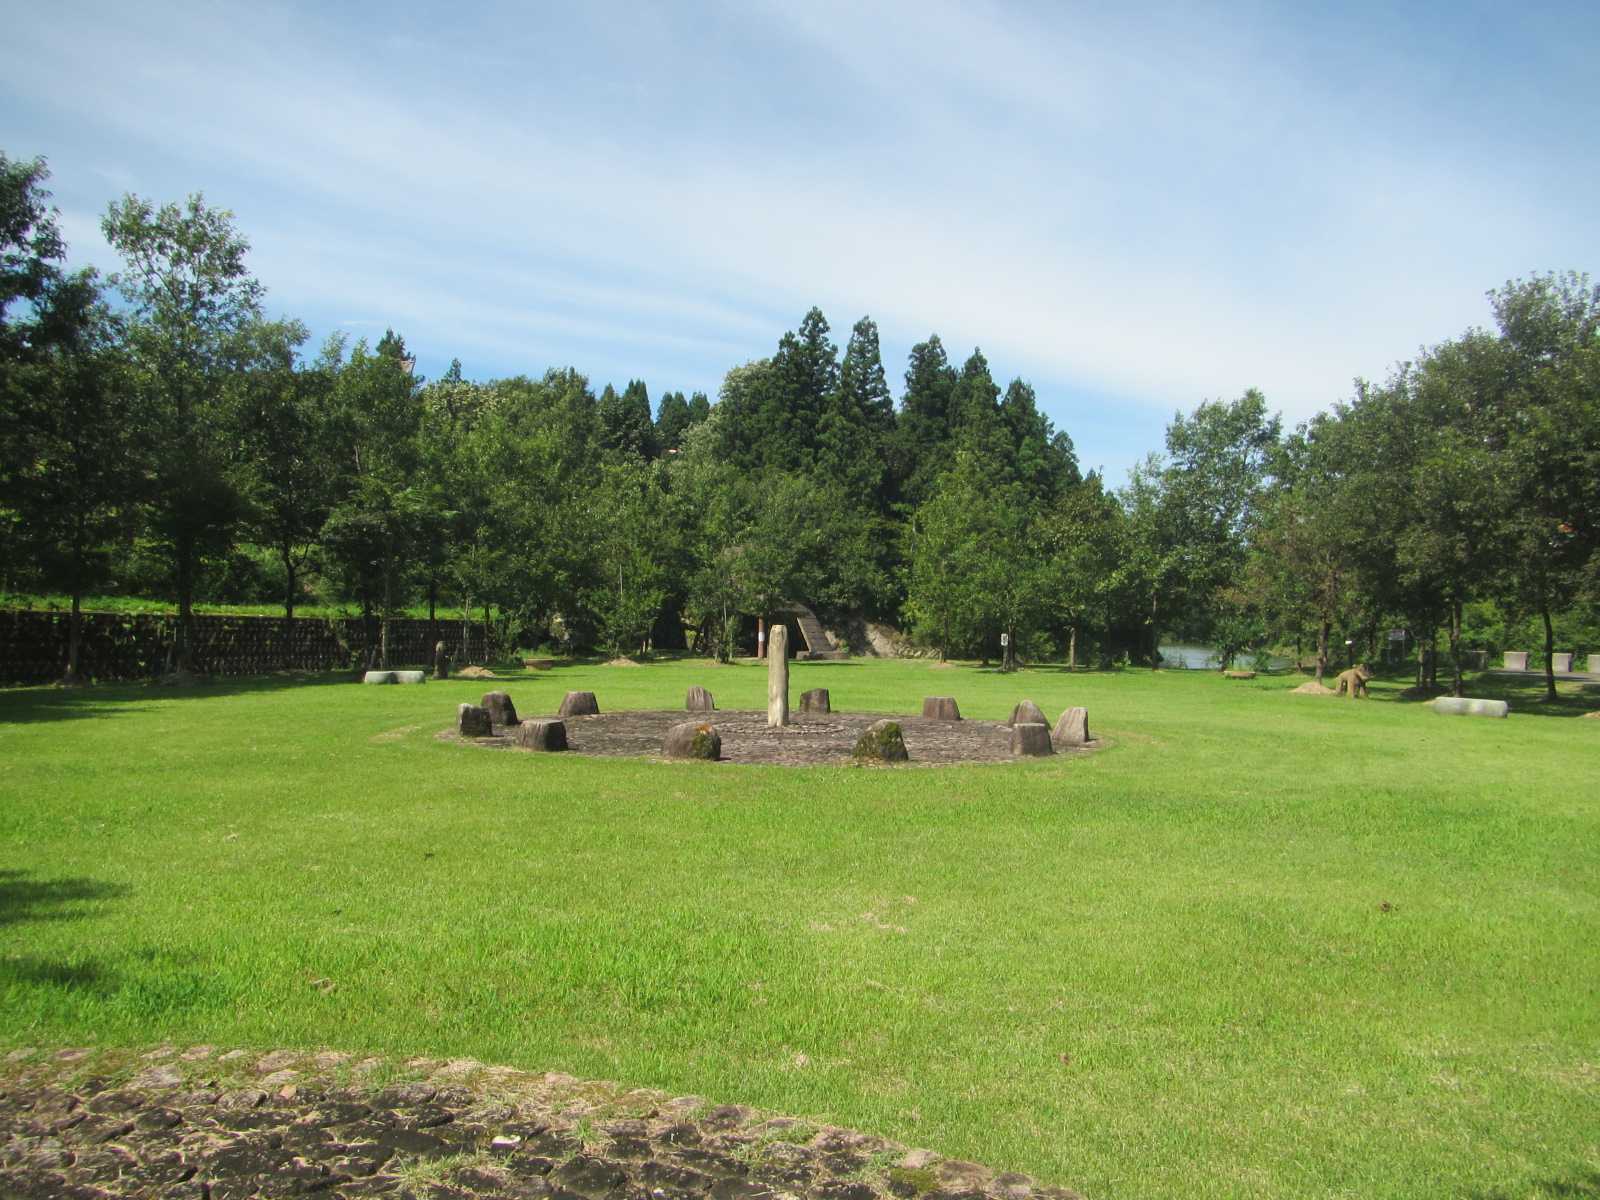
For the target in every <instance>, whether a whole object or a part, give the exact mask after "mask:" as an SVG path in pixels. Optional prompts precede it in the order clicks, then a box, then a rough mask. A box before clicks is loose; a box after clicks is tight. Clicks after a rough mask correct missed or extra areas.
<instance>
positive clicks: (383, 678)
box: [361, 671, 394, 683]
mask: <svg viewBox="0 0 1600 1200" xmlns="http://www.w3.org/2000/svg"><path fill="white" fill-rule="evenodd" d="M361 682H362V683H393V682H394V672H393V671H368V672H367V673H366V674H365V675H363V676H362V677H361Z"/></svg>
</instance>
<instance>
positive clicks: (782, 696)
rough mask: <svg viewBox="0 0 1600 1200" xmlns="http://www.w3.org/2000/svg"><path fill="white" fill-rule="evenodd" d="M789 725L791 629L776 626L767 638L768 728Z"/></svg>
mask: <svg viewBox="0 0 1600 1200" xmlns="http://www.w3.org/2000/svg"><path fill="white" fill-rule="evenodd" d="M788 723H789V627H788V626H787V625H774V626H773V627H772V633H771V634H770V635H768V638H767V726H768V728H770V729H778V728H780V727H782V726H784V725H787V724H788Z"/></svg>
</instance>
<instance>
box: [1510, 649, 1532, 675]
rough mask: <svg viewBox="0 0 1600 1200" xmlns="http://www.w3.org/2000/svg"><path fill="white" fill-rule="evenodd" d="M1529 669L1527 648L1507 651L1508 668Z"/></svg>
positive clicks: (1515, 669)
mask: <svg viewBox="0 0 1600 1200" xmlns="http://www.w3.org/2000/svg"><path fill="white" fill-rule="evenodd" d="M1527 669H1528V652H1527V651H1526V650H1507V651H1506V670H1508V671H1526V670H1527Z"/></svg>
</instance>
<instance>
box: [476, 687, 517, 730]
mask: <svg viewBox="0 0 1600 1200" xmlns="http://www.w3.org/2000/svg"><path fill="white" fill-rule="evenodd" d="M478 703H480V704H481V705H483V707H484V708H486V709H488V710H489V719H490V720H491V721H493V722H494V723H495V724H496V725H515V724H516V723H517V706H516V705H515V704H513V703H511V697H510V696H508V695H506V693H504V692H485V693H484V694H483V699H482V700H480V701H479V702H478Z"/></svg>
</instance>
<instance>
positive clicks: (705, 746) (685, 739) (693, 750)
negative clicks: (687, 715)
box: [661, 721, 722, 761]
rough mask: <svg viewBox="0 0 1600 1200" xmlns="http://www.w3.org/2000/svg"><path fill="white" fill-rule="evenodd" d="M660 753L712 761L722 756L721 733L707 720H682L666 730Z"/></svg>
mask: <svg viewBox="0 0 1600 1200" xmlns="http://www.w3.org/2000/svg"><path fill="white" fill-rule="evenodd" d="M661 753H662V754H664V755H666V756H667V757H668V758H701V759H706V760H708V761H714V760H716V759H719V758H721V757H722V735H721V734H719V733H718V732H717V727H716V726H715V725H712V724H711V723H710V722H709V721H683V722H680V723H679V724H677V725H674V726H673V727H672V728H671V729H669V730H667V736H666V740H665V741H663V742H662V743H661Z"/></svg>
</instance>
